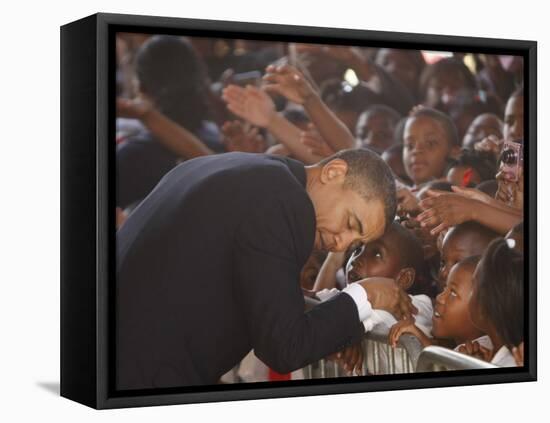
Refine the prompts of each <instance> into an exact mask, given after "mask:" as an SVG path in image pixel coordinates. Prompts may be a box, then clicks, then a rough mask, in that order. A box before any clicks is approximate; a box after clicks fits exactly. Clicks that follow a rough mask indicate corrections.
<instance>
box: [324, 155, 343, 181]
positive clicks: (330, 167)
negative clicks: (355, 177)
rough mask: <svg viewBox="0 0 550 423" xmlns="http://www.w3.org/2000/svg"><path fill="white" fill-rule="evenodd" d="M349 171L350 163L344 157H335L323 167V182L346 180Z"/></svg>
mask: <svg viewBox="0 0 550 423" xmlns="http://www.w3.org/2000/svg"><path fill="white" fill-rule="evenodd" d="M347 173H348V164H347V162H346V161H345V160H342V159H333V160H331V161H330V162H328V163H326V164H325V165H324V166H323V168H322V169H321V182H323V183H327V182H334V181H338V180H342V181H343V180H344V178H345V177H346V174H347Z"/></svg>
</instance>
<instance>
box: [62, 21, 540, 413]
mask: <svg viewBox="0 0 550 423" xmlns="http://www.w3.org/2000/svg"><path fill="white" fill-rule="evenodd" d="M474 36H475V34H472V37H452V36H442V35H427V34H406V33H397V32H395V33H394V32H378V31H376V32H375V31H366V30H343V29H335V28H316V27H297V26H285V25H268V24H255V23H243V22H224V21H206V20H195V19H180V18H161V17H150V16H131V15H114V14H96V15H93V16H89V17H87V18H83V19H81V20H79V21H76V22H72V23H69V24H67V25H65V26H63V27H62V28H61V190H62V199H61V222H62V230H61V241H62V242H61V249H62V251H61V269H62V271H61V395H62V396H64V397H67V398H70V399H72V400H75V401H78V402H80V403H83V404H86V405H88V406H91V407H94V408H118V407H131V406H145V405H160V404H178V403H190V402H208V401H228V400H239V399H253V398H274V397H286V396H303V395H318V394H331V393H345V392H367V391H377V390H397V389H415V388H426V387H441V386H457V385H473V384H488V383H503V382H523V381H533V380H536V375H537V372H536V369H537V362H536V280H537V279H536V42H534V41H520V40H503V39H486V38H474Z"/></svg>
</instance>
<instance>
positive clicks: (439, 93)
mask: <svg viewBox="0 0 550 423" xmlns="http://www.w3.org/2000/svg"><path fill="white" fill-rule="evenodd" d="M465 90H466V81H465V80H464V75H462V73H461V72H459V71H453V72H440V73H438V74H435V75H434V76H433V77H432V78H431V79H430V81H429V82H428V86H427V88H426V93H425V105H426V106H428V107H433V108H443V109H445V107H446V106H447V105H448V104H450V103H452V102H453V101H454V100H455V99H456V98H457V96H459V95H460V94H461V93H463V92H465Z"/></svg>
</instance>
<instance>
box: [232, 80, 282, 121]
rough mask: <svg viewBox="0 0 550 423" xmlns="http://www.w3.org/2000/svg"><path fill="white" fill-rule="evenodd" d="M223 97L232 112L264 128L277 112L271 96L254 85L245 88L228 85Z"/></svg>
mask: <svg viewBox="0 0 550 423" xmlns="http://www.w3.org/2000/svg"><path fill="white" fill-rule="evenodd" d="M222 98H223V100H224V101H225V102H226V103H227V108H228V109H229V110H230V111H231V112H233V113H234V114H235V115H237V116H239V117H240V118H243V119H245V120H247V121H248V122H250V123H251V124H253V125H256V126H260V127H262V128H265V127H267V126H268V125H269V123H270V122H271V120H272V119H273V117H274V116H275V114H276V113H277V112H276V110H275V104H274V103H273V100H272V99H271V97H269V95H268V94H267V93H265V92H264V91H263V90H261V89H259V88H256V87H254V86H252V85H247V86H246V87H245V88H243V87H239V86H238V85H228V86H227V87H225V88H224V89H223V91H222Z"/></svg>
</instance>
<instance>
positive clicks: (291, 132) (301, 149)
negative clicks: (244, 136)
mask: <svg viewBox="0 0 550 423" xmlns="http://www.w3.org/2000/svg"><path fill="white" fill-rule="evenodd" d="M223 99H224V100H225V101H226V103H227V107H228V109H229V110H230V111H232V112H233V113H235V114H236V115H237V116H239V117H241V118H243V119H245V120H247V121H248V122H250V123H252V124H253V125H256V126H260V127H263V128H266V129H267V130H268V131H269V132H271V133H272V134H273V136H274V137H275V138H277V140H278V141H280V142H281V144H283V145H284V146H285V147H286V148H287V149H288V151H289V152H290V154H291V155H292V156H294V157H296V158H297V159H299V160H301V161H303V162H304V163H306V164H313V163H317V162H318V161H319V160H320V159H321V158H322V157H320V156H317V155H315V154H312V153H311V152H310V150H309V148H308V147H306V146H305V145H304V144H303V143H302V142H301V141H300V136H301V133H302V131H300V129H299V128H298V127H296V126H295V125H293V124H292V123H290V122H289V121H288V120H287V119H286V118H285V117H283V116H282V115H280V114H279V113H277V111H276V110H275V105H274V104H273V100H271V97H269V95H268V94H267V93H265V92H264V91H262V90H260V89H258V88H256V87H252V86H247V87H246V88H242V87H239V86H236V85H229V86H228V87H226V88H225V89H224V91H223Z"/></svg>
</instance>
